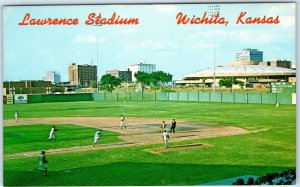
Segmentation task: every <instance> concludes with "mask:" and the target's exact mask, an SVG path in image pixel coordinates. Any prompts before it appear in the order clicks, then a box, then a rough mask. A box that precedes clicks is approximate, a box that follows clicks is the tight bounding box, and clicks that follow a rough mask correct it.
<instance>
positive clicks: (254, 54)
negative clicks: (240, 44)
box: [236, 48, 263, 63]
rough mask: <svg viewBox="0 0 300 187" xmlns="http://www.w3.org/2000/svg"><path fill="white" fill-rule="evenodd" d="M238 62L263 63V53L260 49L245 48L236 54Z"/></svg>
mask: <svg viewBox="0 0 300 187" xmlns="http://www.w3.org/2000/svg"><path fill="white" fill-rule="evenodd" d="M236 61H244V62H245V61H252V62H257V63H258V62H263V52H262V51H259V50H258V49H251V48H245V49H243V51H242V52H238V53H236Z"/></svg>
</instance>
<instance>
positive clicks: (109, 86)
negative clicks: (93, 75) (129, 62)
mask: <svg viewBox="0 0 300 187" xmlns="http://www.w3.org/2000/svg"><path fill="white" fill-rule="evenodd" d="M120 84H121V79H119V78H117V77H115V76H112V75H111V74H106V75H103V76H102V77H101V80H100V86H102V87H104V89H105V90H106V91H109V92H112V91H113V89H114V86H118V85H120Z"/></svg>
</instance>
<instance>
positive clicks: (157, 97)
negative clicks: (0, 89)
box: [4, 92, 296, 104]
mask: <svg viewBox="0 0 300 187" xmlns="http://www.w3.org/2000/svg"><path fill="white" fill-rule="evenodd" d="M11 96H12V95H11ZM21 96H23V97H22V98H26V102H16V97H17V98H19V97H20V95H14V102H11V104H13V103H15V104H16V103H46V102H74V101H120V102H124V101H194V102H216V103H256V104H275V103H276V102H277V101H279V102H280V103H281V104H296V94H295V93H238V92H233V93H227V92H226V93H223V92H130V93H76V94H31V95H26V96H25V95H21ZM4 104H6V103H4ZM7 104H8V103H7Z"/></svg>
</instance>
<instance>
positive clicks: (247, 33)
mask: <svg viewBox="0 0 300 187" xmlns="http://www.w3.org/2000/svg"><path fill="white" fill-rule="evenodd" d="M208 5H209V4H195V5H193V6H191V5H189V4H165V5H86V6H7V7H5V8H4V14H3V25H4V27H3V81H6V80H8V81H17V80H40V79H42V77H43V75H44V74H45V72H46V71H50V70H54V71H58V72H60V73H61V80H62V81H68V65H69V64H71V63H76V64H91V63H93V65H98V75H99V78H100V77H101V76H102V75H103V74H105V71H106V70H113V69H118V70H126V69H127V66H129V65H132V64H137V63H140V62H141V61H144V63H147V64H156V66H157V70H162V71H165V72H168V73H171V74H172V75H174V80H178V79H182V77H183V75H184V74H187V73H192V72H195V71H199V70H202V69H206V68H213V56H214V54H213V48H214V46H213V36H214V34H213V30H214V29H215V55H216V60H215V64H216V66H227V65H228V64H229V63H230V61H233V60H235V54H236V52H240V51H242V49H243V48H254V49H258V50H261V51H263V52H264V61H271V60H274V59H281V60H289V61H292V63H293V64H296V61H295V60H296V33H295V32H296V29H295V25H296V24H295V8H296V7H295V4H294V3H251V4H246V3H237V4H220V17H224V18H225V19H226V20H227V21H228V24H227V26H225V25H221V24H217V25H215V26H213V25H212V24H201V25H196V24H186V25H180V24H179V25H178V24H177V20H176V15H177V14H178V13H179V12H181V13H183V14H185V15H187V17H190V18H192V17H193V15H195V16H194V17H195V18H197V17H202V15H203V13H204V12H206V11H208ZM93 12H94V13H96V15H97V14H98V13H101V15H102V17H111V16H112V15H113V14H114V13H115V14H116V15H119V16H121V17H128V18H139V24H138V25H102V26H99V25H98V26H92V25H94V24H92V25H86V24H84V23H85V22H84V21H86V20H87V16H88V15H89V14H90V13H93ZM241 12H247V15H249V16H250V15H252V16H264V15H266V16H273V17H274V18H275V17H276V16H279V19H280V23H279V24H248V25H243V24H236V19H237V17H238V15H239V14H240V13H241ZM27 13H30V16H31V18H36V19H42V18H49V17H51V18H73V19H74V18H78V20H79V23H78V24H77V25H73V26H51V25H45V26H19V25H18V24H19V23H20V22H22V20H23V18H24V16H25V15H26V14H27ZM97 52H98V53H97ZM97 58H98V64H97Z"/></svg>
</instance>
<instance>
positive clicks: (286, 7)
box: [267, 3, 296, 16]
mask: <svg viewBox="0 0 300 187" xmlns="http://www.w3.org/2000/svg"><path fill="white" fill-rule="evenodd" d="M295 8H296V4H295V3H278V4H274V6H272V8H270V9H269V10H268V12H267V13H268V14H270V15H274V16H275V15H278V14H280V15H291V14H294V15H295Z"/></svg>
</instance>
